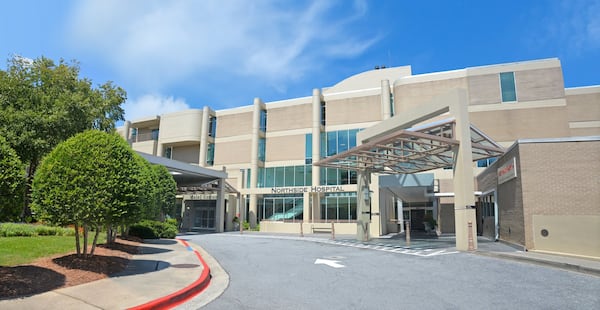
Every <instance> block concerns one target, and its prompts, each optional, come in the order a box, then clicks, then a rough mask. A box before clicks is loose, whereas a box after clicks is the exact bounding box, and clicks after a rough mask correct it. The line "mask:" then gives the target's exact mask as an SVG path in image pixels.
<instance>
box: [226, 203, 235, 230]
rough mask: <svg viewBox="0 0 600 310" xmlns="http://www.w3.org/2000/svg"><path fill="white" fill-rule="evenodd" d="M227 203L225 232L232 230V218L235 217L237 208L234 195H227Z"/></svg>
mask: <svg viewBox="0 0 600 310" xmlns="http://www.w3.org/2000/svg"><path fill="white" fill-rule="evenodd" d="M228 198H229V199H228V201H227V219H226V220H225V231H232V230H233V218H234V217H235V216H236V210H237V206H238V197H236V196H234V195H228Z"/></svg>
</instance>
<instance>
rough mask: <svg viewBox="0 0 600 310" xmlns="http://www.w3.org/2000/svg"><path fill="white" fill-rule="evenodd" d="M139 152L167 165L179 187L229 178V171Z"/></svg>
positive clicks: (152, 162) (155, 161) (151, 159)
mask: <svg viewBox="0 0 600 310" xmlns="http://www.w3.org/2000/svg"><path fill="white" fill-rule="evenodd" d="M137 153H138V154H139V155H141V156H142V157H143V158H145V159H146V160H148V161H149V162H150V163H151V164H156V165H162V166H165V167H166V168H167V170H169V173H170V174H171V175H172V176H173V179H175V182H177V186H178V187H190V186H202V185H203V184H206V183H210V182H215V181H218V180H225V179H227V173H226V172H225V171H218V170H213V169H208V168H204V167H200V166H196V165H190V164H187V163H184V162H180V161H177V160H172V159H168V158H164V157H158V156H152V155H150V154H146V153H142V152H137Z"/></svg>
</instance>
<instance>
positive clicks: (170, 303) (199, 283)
mask: <svg viewBox="0 0 600 310" xmlns="http://www.w3.org/2000/svg"><path fill="white" fill-rule="evenodd" d="M177 240H178V241H180V242H181V243H183V245H184V246H185V247H187V248H189V247H190V246H189V245H188V243H187V242H186V241H185V240H181V239H177ZM194 253H195V254H196V257H198V260H200V263H202V267H203V269H202V274H200V277H199V278H198V280H196V281H194V283H192V284H190V285H188V286H186V287H185V288H183V289H181V290H179V291H177V292H175V293H172V294H170V295H167V296H164V297H161V298H158V299H155V300H152V301H150V302H147V303H145V304H143V305H139V306H135V307H132V308H129V310H146V309H160V310H162V309H171V308H173V307H176V306H178V305H180V304H182V303H184V302H186V301H187V300H189V299H191V298H192V297H194V296H196V295H198V294H200V292H202V291H203V290H204V289H206V288H207V287H208V285H209V284H210V268H209V267H208V265H207V264H206V262H205V261H204V259H202V256H200V253H198V251H196V250H194Z"/></svg>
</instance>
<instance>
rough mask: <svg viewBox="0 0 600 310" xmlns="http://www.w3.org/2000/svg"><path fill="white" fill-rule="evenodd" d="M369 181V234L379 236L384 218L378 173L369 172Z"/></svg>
mask: <svg viewBox="0 0 600 310" xmlns="http://www.w3.org/2000/svg"><path fill="white" fill-rule="evenodd" d="M369 181H370V183H369V186H368V188H369V192H370V195H369V198H370V199H371V204H370V207H371V221H370V224H369V236H376V237H379V236H381V235H382V233H383V228H382V225H385V222H384V221H385V218H384V217H383V216H382V212H381V200H380V196H379V175H377V174H371V175H370V177H369Z"/></svg>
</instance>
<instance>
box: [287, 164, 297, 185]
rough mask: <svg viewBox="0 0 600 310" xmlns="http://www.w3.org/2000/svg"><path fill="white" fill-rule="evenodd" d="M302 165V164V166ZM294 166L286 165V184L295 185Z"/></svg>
mask: <svg viewBox="0 0 600 310" xmlns="http://www.w3.org/2000/svg"><path fill="white" fill-rule="evenodd" d="M300 167H301V166H300ZM294 168H295V167H294V166H287V167H284V169H283V171H284V184H285V186H294V174H295V173H294V172H295V169H294Z"/></svg>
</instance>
